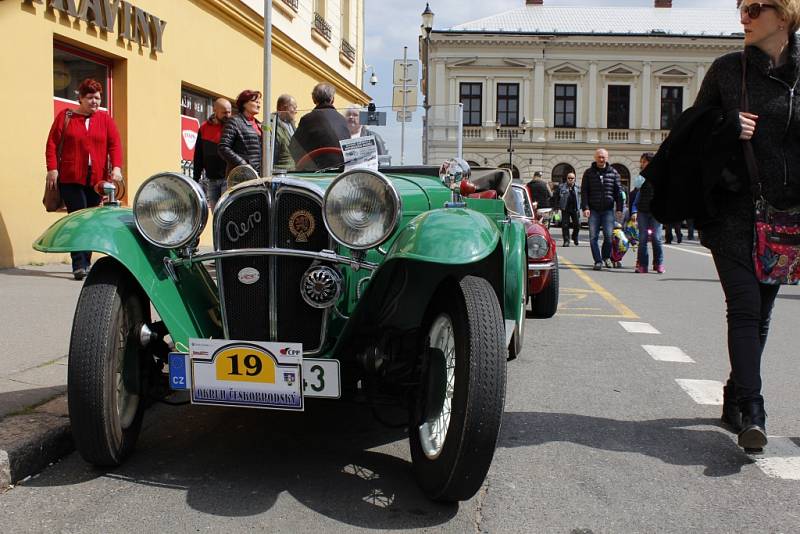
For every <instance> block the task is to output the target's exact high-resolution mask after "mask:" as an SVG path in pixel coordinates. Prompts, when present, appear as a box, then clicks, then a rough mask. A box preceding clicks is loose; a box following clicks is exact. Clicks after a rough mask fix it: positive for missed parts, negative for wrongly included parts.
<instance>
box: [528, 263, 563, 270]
mask: <svg viewBox="0 0 800 534" xmlns="http://www.w3.org/2000/svg"><path fill="white" fill-rule="evenodd" d="M555 267H556V264H555V263H553V262H552V261H548V262H547V263H529V264H528V270H529V271H552V270H553V269H555Z"/></svg>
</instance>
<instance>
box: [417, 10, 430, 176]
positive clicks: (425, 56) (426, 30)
mask: <svg viewBox="0 0 800 534" xmlns="http://www.w3.org/2000/svg"><path fill="white" fill-rule="evenodd" d="M421 17H422V23H421V24H420V25H419V29H420V58H421V59H422V98H423V106H424V108H425V125H424V131H423V134H422V137H423V139H422V142H423V148H422V158H423V162H424V163H428V139H429V135H430V130H429V126H430V122H431V117H430V110H431V103H430V100H429V99H428V85H429V84H430V70H429V69H428V60H429V58H430V46H431V31H432V30H433V11H431V6H430V4H429V3H427V2H426V3H425V11H423V12H422V15H421Z"/></svg>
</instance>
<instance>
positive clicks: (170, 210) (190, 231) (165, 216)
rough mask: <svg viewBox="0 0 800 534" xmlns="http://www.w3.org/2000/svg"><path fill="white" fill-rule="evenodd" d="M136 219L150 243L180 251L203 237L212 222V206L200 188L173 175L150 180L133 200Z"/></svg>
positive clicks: (163, 175)
mask: <svg viewBox="0 0 800 534" xmlns="http://www.w3.org/2000/svg"><path fill="white" fill-rule="evenodd" d="M133 218H134V220H135V221H136V227H137V228H138V229H139V232H141V234H142V235H143V236H144V238H145V239H147V240H148V241H149V242H150V243H152V244H154V245H156V246H158V247H163V248H180V247H183V246H185V245H187V244H189V243H191V242H192V241H193V240H194V239H196V238H197V236H199V235H200V234H201V233H202V231H203V228H205V226H206V221H207V220H208V204H207V203H206V197H205V194H204V193H203V190H202V189H201V188H200V186H199V185H198V184H197V183H196V182H194V181H193V180H191V179H190V178H188V177H186V176H184V175H182V174H177V173H173V172H165V173H160V174H156V175H155V176H151V177H150V178H148V179H147V180H146V181H145V182H144V183H143V184H142V186H141V187H140V188H139V191H137V192H136V198H134V199H133Z"/></svg>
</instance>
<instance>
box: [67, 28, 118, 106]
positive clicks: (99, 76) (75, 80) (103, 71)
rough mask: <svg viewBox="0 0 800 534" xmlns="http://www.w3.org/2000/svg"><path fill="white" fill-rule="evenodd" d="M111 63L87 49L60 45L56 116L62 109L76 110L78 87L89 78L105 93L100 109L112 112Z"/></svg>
mask: <svg viewBox="0 0 800 534" xmlns="http://www.w3.org/2000/svg"><path fill="white" fill-rule="evenodd" d="M111 65H112V64H111V62H110V61H108V60H107V59H105V58H102V57H99V56H95V55H92V54H89V53H88V52H84V51H83V50H79V49H77V48H72V47H69V46H64V45H61V44H60V43H56V44H55V45H54V46H53V107H54V111H55V114H58V113H59V112H60V111H61V110H62V109H64V108H67V109H76V108H77V107H78V105H79V103H78V86H79V85H80V84H81V82H82V81H83V80H85V79H86V78H92V79H94V80H97V81H98V82H100V84H101V85H102V86H103V92H102V96H101V99H100V107H101V108H102V109H104V110H106V111H108V110H110V109H111V105H110V98H111Z"/></svg>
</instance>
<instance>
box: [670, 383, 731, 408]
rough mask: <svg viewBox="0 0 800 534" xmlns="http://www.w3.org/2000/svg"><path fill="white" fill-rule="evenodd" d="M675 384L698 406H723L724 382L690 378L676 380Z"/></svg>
mask: <svg viewBox="0 0 800 534" xmlns="http://www.w3.org/2000/svg"><path fill="white" fill-rule="evenodd" d="M675 382H677V383H678V385H679V386H680V387H681V389H683V390H684V391H685V392H686V393H688V394H689V396H690V397H691V398H692V399H693V400H694V401H695V402H696V403H697V404H708V405H712V406H722V382H718V381H716V380H691V379H688V378H676V379H675Z"/></svg>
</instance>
